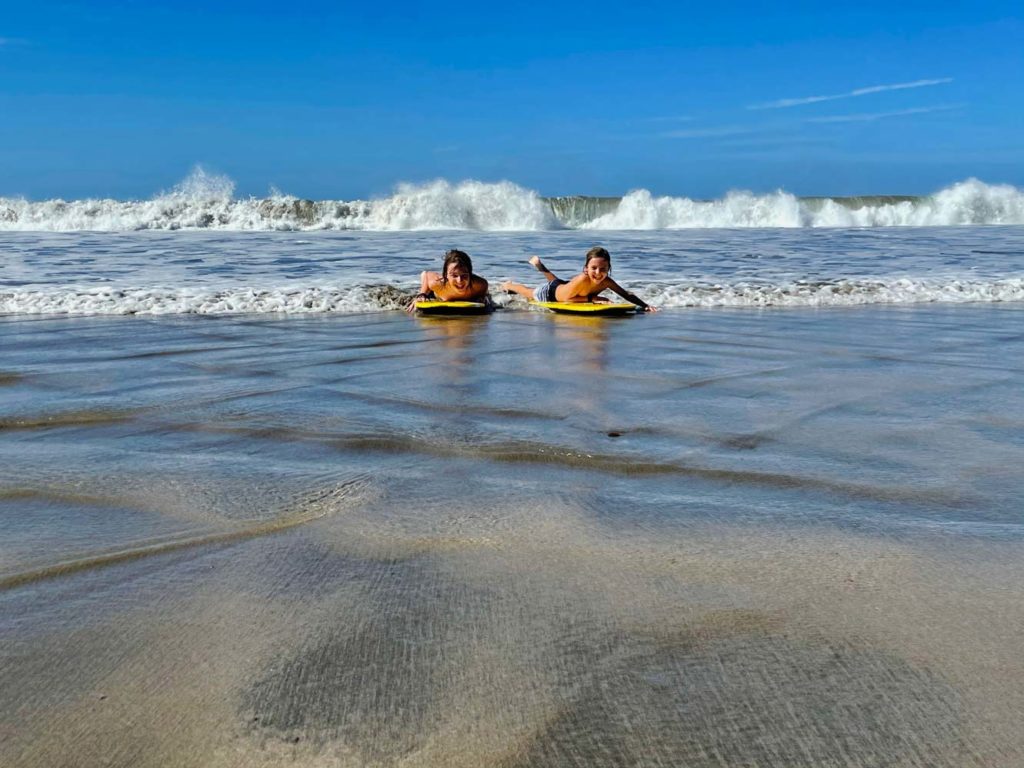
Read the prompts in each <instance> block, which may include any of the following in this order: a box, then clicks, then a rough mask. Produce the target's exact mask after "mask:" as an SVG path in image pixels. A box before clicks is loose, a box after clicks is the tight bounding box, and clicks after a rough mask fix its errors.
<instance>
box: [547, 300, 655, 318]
mask: <svg viewBox="0 0 1024 768" xmlns="http://www.w3.org/2000/svg"><path fill="white" fill-rule="evenodd" d="M530 305H531V306H534V307H541V308H543V309H550V310H551V311H552V312H560V313H562V314H566V315H590V316H593V315H631V314H633V313H634V312H636V311H637V307H636V305H635V304H604V303H601V302H596V301H594V302H591V301H531V302H530Z"/></svg>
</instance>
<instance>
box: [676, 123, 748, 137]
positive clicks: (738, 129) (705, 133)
mask: <svg viewBox="0 0 1024 768" xmlns="http://www.w3.org/2000/svg"><path fill="white" fill-rule="evenodd" d="M755 132H756V129H754V128H749V127H746V126H742V125H723V126H719V127H717V128H693V129H689V130H682V131H665V132H664V133H659V134H658V135H659V136H660V137H661V138H663V139H711V138H718V137H720V136H742V135H744V134H748V133H755Z"/></svg>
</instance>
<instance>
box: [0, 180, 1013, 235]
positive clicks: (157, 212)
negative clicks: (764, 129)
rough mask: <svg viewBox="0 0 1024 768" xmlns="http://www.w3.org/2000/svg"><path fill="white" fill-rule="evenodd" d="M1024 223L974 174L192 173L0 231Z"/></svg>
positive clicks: (33, 210)
mask: <svg viewBox="0 0 1024 768" xmlns="http://www.w3.org/2000/svg"><path fill="white" fill-rule="evenodd" d="M966 224H975V225H977V224H1024V190H1021V189H1019V188H1017V187H1013V186H1010V185H992V184H985V183H984V182H982V181H979V180H977V179H968V180H966V181H962V182H959V183H957V184H954V185H952V186H950V187H947V188H945V189H943V190H941V191H939V192H937V193H935V194H933V195H929V196H925V197H906V196H872V197H845V198H799V197H796V196H795V195H792V194H790V193H788V192H783V191H778V192H773V193H770V194H763V195H758V194H754V193H751V192H730V193H729V194H727V195H726V196H725V197H723V198H721V199H719V200H709V201H705V200H693V199H690V198H687V197H655V196H654V195H652V194H651V193H650V192H648V191H646V190H637V191H634V192H630V193H629V194H628V195H626V196H625V197H621V198H618V197H589V196H570V197H553V198H545V197H541V196H540V195H539V194H538V193H536V192H534V191H532V190H528V189H524V188H523V187H520V186H517V185H515V184H513V183H511V182H507V181H502V182H498V183H484V182H479V181H463V182H460V183H457V184H453V183H451V182H448V181H443V180H442V181H434V182H431V183H428V184H400V185H399V186H398V187H397V189H396V190H395V192H394V194H392V195H391V196H390V197H385V198H381V199H377V200H353V201H339V200H319V201H316V200H302V199H299V198H296V197H291V196H288V195H284V194H280V193H274V194H272V195H270V196H268V197H265V198H243V199H236V198H235V197H234V183H233V182H232V181H231V180H230V179H228V178H227V177H224V176H217V175H214V174H209V173H206V172H205V171H203V170H202V169H201V168H197V169H196V170H195V171H193V173H192V174H191V175H190V176H189V177H188V178H187V179H185V180H184V181H183V182H182V183H181V184H179V185H178V186H176V187H175V188H174V189H172V190H171V191H170V192H165V193H161V194H159V195H157V196H156V197H154V198H153V199H152V200H145V201H119V200H71V201H64V200H45V201H41V202H30V201H28V200H23V199H14V198H0V231H52V232H76V231H106V232H118V231H134V230H179V229H181V230H209V229H220V230H229V231H273V230H286V231H287V230H330V229H336V230H366V231H409V230H473V231H544V230H552V229H596V230H656V229H684V228H718V227H723V228H732V227H893V226H955V225H966Z"/></svg>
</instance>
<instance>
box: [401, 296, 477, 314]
mask: <svg viewBox="0 0 1024 768" xmlns="http://www.w3.org/2000/svg"><path fill="white" fill-rule="evenodd" d="M491 309H492V306H491V305H490V304H484V303H483V302H482V301H437V300H436V299H428V300H426V301H417V302H416V311H417V312H419V313H420V314H421V315H485V314H487V313H488V312H490V311H491Z"/></svg>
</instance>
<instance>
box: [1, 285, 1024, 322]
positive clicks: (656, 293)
mask: <svg viewBox="0 0 1024 768" xmlns="http://www.w3.org/2000/svg"><path fill="white" fill-rule="evenodd" d="M634 288H635V289H636V291H637V293H639V294H640V295H642V296H643V297H645V299H646V300H647V301H648V302H649V303H651V304H654V305H655V306H658V307H660V308H672V307H677V308H682V307H842V306H854V305H863V304H922V303H935V302H943V303H958V304H962V303H968V302H988V303H990V302H1006V301H1024V278H1007V279H1002V280H992V281H981V280H978V281H970V280H947V281H940V280H920V279H910V278H900V279H889V280H870V281H855V280H840V281H836V282H830V283H813V284H812V283H800V282H794V283H784V284H772V285H755V284H747V283H735V284H711V283H677V284H665V283H659V284H648V285H646V286H639V285H638V286H634ZM410 297H411V290H408V289H403V288H399V287H395V286H391V285H353V286H348V287H340V288H329V287H302V288H298V287H288V288H277V289H257V288H247V287H239V288H230V289H212V288H199V287H197V288H177V289H172V288H124V289H116V288H110V287H96V288H81V287H80V288H67V287H66V288H60V289H25V290H15V291H6V292H0V314H11V315H39V314H57V315H169V314H199V315H231V314H243V313H280V314H286V315H300V314H325V313H356V312H375V311H382V310H395V309H402V308H403V307H404V306H405V305H406V302H407V301H408V300H409V298H410ZM503 303H505V302H503ZM508 306H510V307H512V308H516V307H519V306H520V305H519V304H518V303H516V302H513V303H511V304H509V305H508ZM522 308H524V309H525V306H523V307H522Z"/></svg>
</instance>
